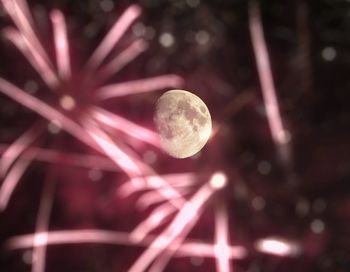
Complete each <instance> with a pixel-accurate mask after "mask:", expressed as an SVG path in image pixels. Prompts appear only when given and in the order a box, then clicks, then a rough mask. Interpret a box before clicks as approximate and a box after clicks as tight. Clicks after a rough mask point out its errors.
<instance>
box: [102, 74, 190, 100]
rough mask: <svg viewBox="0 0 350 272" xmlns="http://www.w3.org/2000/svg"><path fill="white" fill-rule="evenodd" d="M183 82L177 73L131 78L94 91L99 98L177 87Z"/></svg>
mask: <svg viewBox="0 0 350 272" xmlns="http://www.w3.org/2000/svg"><path fill="white" fill-rule="evenodd" d="M182 84H183V80H182V78H181V77H179V76H177V75H163V76H157V77H153V78H147V79H139V80H133V81H129V82H123V83H116V84H112V85H108V86H104V87H102V88H100V89H98V90H97V91H96V96H97V98H98V99H99V100H105V99H109V98H115V97H120V96H126V95H131V94H136V93H145V92H151V91H155V90H161V89H164V88H167V87H179V86H181V85H182Z"/></svg>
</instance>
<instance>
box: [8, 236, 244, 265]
mask: <svg viewBox="0 0 350 272" xmlns="http://www.w3.org/2000/svg"><path fill="white" fill-rule="evenodd" d="M42 235H43V237H44V236H45V237H46V238H45V239H37V240H41V241H44V240H46V243H45V244H46V245H47V246H49V245H62V244H84V243H91V244H94V243H96V244H106V245H126V246H145V247H149V246H150V244H151V243H152V241H153V240H154V239H155V238H156V237H157V236H154V235H148V236H147V237H145V239H143V241H141V242H140V243H138V242H135V241H134V240H133V239H130V234H129V233H128V232H120V231H107V230H99V229H82V230H60V231H49V232H46V233H42ZM35 237H36V236H35V234H26V235H18V236H15V237H12V238H10V239H9V240H8V241H7V242H6V244H5V246H6V248H7V249H8V250H19V249H26V248H32V247H33V244H35V243H34V241H35ZM175 241H176V240H175ZM37 244H40V243H37ZM166 250H168V251H176V252H175V254H176V255H175V256H177V257H181V258H182V257H189V256H198V257H208V258H213V257H214V245H212V244H209V243H203V242H200V241H195V240H190V239H187V240H186V242H184V243H183V244H182V245H181V246H180V247H179V248H177V249H176V250H175V249H174V248H173V247H172V245H170V246H169V247H168V248H167V249H166ZM246 256H247V251H246V249H245V248H244V247H241V246H231V247H230V257H231V258H232V259H242V258H245V257H246Z"/></svg>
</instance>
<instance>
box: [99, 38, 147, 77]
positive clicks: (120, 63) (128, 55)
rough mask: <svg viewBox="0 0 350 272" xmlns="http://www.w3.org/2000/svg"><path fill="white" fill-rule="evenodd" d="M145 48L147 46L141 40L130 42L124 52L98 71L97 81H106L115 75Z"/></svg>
mask: <svg viewBox="0 0 350 272" xmlns="http://www.w3.org/2000/svg"><path fill="white" fill-rule="evenodd" d="M147 48H148V44H147V42H146V41H144V40H143V39H137V40H136V41H134V42H132V44H131V45H130V46H128V47H127V48H126V49H125V50H124V51H122V52H121V53H120V54H119V55H117V56H116V57H114V58H113V59H112V60H111V61H110V62H109V63H108V64H106V65H105V66H103V67H101V68H100V69H99V71H98V76H97V77H98V79H99V80H106V79H108V78H109V77H110V76H112V75H115V74H116V73H118V72H119V71H120V70H121V69H123V68H124V67H125V66H126V65H127V64H129V63H130V62H132V61H133V60H134V59H135V58H137V56H139V55H140V54H141V53H142V52H144V51H146V50H147Z"/></svg>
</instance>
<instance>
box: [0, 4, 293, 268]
mask: <svg viewBox="0 0 350 272" xmlns="http://www.w3.org/2000/svg"><path fill="white" fill-rule="evenodd" d="M1 2H2V5H3V7H4V9H5V11H6V13H7V14H8V16H9V17H10V18H11V20H12V21H13V24H14V26H12V27H7V28H5V29H4V30H3V35H4V36H5V37H6V38H7V39H8V40H10V41H11V42H12V43H13V44H14V45H15V46H16V47H17V48H18V50H19V51H20V52H21V53H22V54H23V55H24V56H25V58H26V59H27V60H28V62H29V63H30V64H31V66H32V67H33V68H34V69H35V71H36V72H37V73H38V74H39V76H40V77H41V78H42V80H43V82H44V83H45V84H46V86H47V90H48V91H50V92H51V93H52V94H51V95H52V96H53V97H54V98H55V101H56V103H54V105H52V104H50V103H47V102H45V101H44V100H42V99H40V98H38V97H36V96H34V95H31V94H28V93H26V92H25V91H24V90H22V89H21V88H19V87H17V86H15V85H14V84H12V83H11V82H9V81H7V80H6V79H3V78H0V92H1V93H2V94H4V95H6V96H8V97H9V98H11V99H12V100H14V101H15V102H17V103H19V104H20V105H22V106H24V107H26V108H27V109H30V110H31V111H33V112H35V113H37V114H38V115H40V116H41V117H42V118H43V119H44V120H45V122H42V120H40V121H38V123H35V124H34V125H32V126H31V127H30V128H29V129H28V130H27V131H26V132H25V133H23V134H22V135H21V136H19V137H18V138H17V139H16V140H15V141H14V142H13V143H12V144H10V145H2V146H0V152H1V153H2V157H1V160H0V174H1V176H2V177H3V181H2V183H1V186H0V209H1V210H5V209H6V208H7V207H8V205H11V201H13V200H12V195H13V192H14V190H15V188H16V186H17V184H18V182H19V181H20V180H21V178H22V177H23V175H24V173H25V171H26V169H27V168H28V166H29V165H30V163H31V162H32V161H33V160H37V161H45V162H48V163H52V164H54V163H58V162H59V163H65V164H67V165H70V166H77V167H81V166H82V167H86V168H98V169H100V170H102V171H103V170H106V171H118V172H122V173H124V174H125V175H126V176H127V181H126V182H124V183H123V184H122V185H120V186H119V188H118V190H117V196H118V199H119V200H120V201H122V200H126V199H128V198H132V197H135V196H136V201H135V207H136V209H138V210H141V211H142V210H146V209H151V212H150V213H149V214H148V216H146V217H143V218H142V219H141V220H140V221H139V222H137V224H136V226H133V227H132V228H130V229H129V230H128V231H125V230H123V231H117V230H116V231H107V230H103V229H97V228H85V229H79V230H70V229H63V230H54V231H53V230H50V228H49V224H50V215H51V210H52V206H53V201H54V191H55V184H54V182H53V181H52V179H53V177H52V176H50V175H48V177H47V179H46V180H45V181H44V183H45V185H44V189H43V194H42V198H41V200H40V205H39V210H38V213H37V218H36V222H35V230H34V232H33V233H30V234H25V235H17V236H14V237H12V238H10V239H9V240H8V241H7V242H6V244H5V245H6V248H7V249H8V250H16V249H28V248H29V249H33V254H32V260H31V263H32V271H33V272H43V271H45V266H46V256H47V247H48V246H52V245H57V244H85V243H95V244H112V245H119V246H125V247H133V248H140V247H141V248H144V250H143V252H142V253H141V254H140V255H139V256H138V257H137V258H136V259H135V260H134V261H133V263H132V264H131V265H130V267H129V268H128V271H130V272H141V271H151V272H156V271H164V270H165V268H166V266H167V265H168V263H169V262H170V261H171V260H172V259H174V258H182V257H199V258H211V259H213V260H215V264H216V270H217V271H223V272H229V271H233V269H232V260H233V259H241V258H245V257H246V256H247V254H248V252H247V250H246V249H245V248H244V247H242V246H237V245H232V243H231V239H232V238H234V237H232V236H231V234H230V232H229V229H230V228H229V220H228V218H229V216H228V211H227V208H226V205H225V203H224V201H217V202H215V205H213V206H214V208H213V210H214V214H215V218H214V229H215V233H214V237H213V241H212V243H208V242H203V241H200V240H196V239H190V238H189V233H190V232H191V231H192V230H193V229H194V227H195V226H196V225H197V224H198V221H199V219H200V217H201V215H202V213H203V212H204V211H205V209H206V208H207V207H208V206H209V205H211V204H212V202H210V200H211V199H212V198H213V197H214V196H215V195H216V194H217V193H218V191H220V190H222V189H224V188H225V187H226V186H227V184H228V183H229V182H230V181H229V180H228V178H227V176H226V174H225V173H224V172H222V171H220V170H218V171H216V172H213V173H212V174H211V175H209V177H208V178H207V180H205V181H204V182H199V181H198V180H199V179H198V177H197V175H196V174H195V173H193V172H184V173H168V174H164V175H159V174H158V173H157V172H156V171H155V170H154V169H153V168H152V167H151V166H150V165H148V164H147V163H145V162H144V161H143V160H142V158H141V156H140V154H139V153H140V152H139V150H138V144H135V142H136V143H143V144H147V145H150V146H152V147H155V148H159V144H158V136H157V134H156V133H155V132H154V131H152V130H151V129H149V128H147V127H146V126H142V125H140V124H136V123H134V122H132V121H130V120H128V119H126V117H123V116H121V115H119V114H116V113H114V112H111V111H110V110H108V109H106V108H103V107H102V106H101V104H102V103H101V101H105V100H108V99H113V98H117V97H123V96H129V95H133V94H138V93H147V92H152V91H156V90H164V89H165V88H168V87H179V86H181V85H182V84H183V80H182V78H181V77H179V76H177V75H174V74H167V75H160V76H156V77H152V78H143V79H137V80H133V81H127V82H119V83H115V84H104V82H106V81H107V80H109V79H110V78H111V76H114V75H115V74H116V73H117V72H119V71H121V70H122V69H123V68H124V67H125V66H127V65H128V64H129V63H131V62H132V61H133V60H134V59H135V58H137V56H139V55H140V54H141V53H142V52H144V51H145V50H147V42H146V41H145V40H144V39H142V38H136V39H135V40H133V41H132V42H131V43H130V45H129V46H128V47H127V48H126V49H124V50H123V51H121V52H119V53H118V54H117V55H116V56H114V53H113V52H114V50H113V49H114V48H115V47H116V45H117V44H118V42H119V41H120V40H121V39H122V38H123V36H124V35H125V34H126V32H127V31H128V29H129V28H130V26H131V25H132V24H133V22H134V21H135V20H136V19H137V18H138V17H139V16H140V13H141V9H140V7H138V6H136V5H132V6H130V7H129V8H127V9H126V10H125V11H124V13H123V14H122V15H121V16H120V18H119V19H118V20H117V21H116V22H115V24H114V25H113V26H112V28H111V29H110V30H109V32H108V33H107V34H106V36H105V37H104V38H103V39H102V41H101V42H100V44H99V45H98V46H97V48H96V50H95V51H94V52H93V53H92V55H91V57H90V58H88V60H87V62H86V65H85V66H84V67H82V69H81V71H79V72H76V71H74V69H72V66H71V57H70V51H69V40H68V36H69V35H68V33H67V27H66V22H65V17H64V15H63V13H62V12H61V11H59V10H54V11H52V12H51V13H50V19H51V22H52V28H53V44H54V50H55V59H54V60H52V59H50V57H49V54H48V52H47V50H46V49H45V46H44V45H43V43H42V42H41V39H40V37H39V35H38V34H37V31H36V28H35V20H34V18H33V17H32V15H31V12H30V8H29V7H28V5H27V3H26V1H25V0H2V1H1ZM256 23H257V22H255V21H253V23H252V24H253V26H252V28H253V29H252V35H253V38H254V37H255V38H256V37H257V36H259V35H258V34H259V33H258V34H257V32H256V30H254V27H255V28H256V25H255V24H256ZM258 23H259V22H258ZM253 43H254V45H256V46H255V47H256V48H257V54H261V51H259V48H260V49H261V40H259V39H258V40H256V39H255V40H254V39H253ZM259 52H260V53H259ZM78 78H79V80H78ZM264 78H268V75H267V76H266V75H265V76H264V75H262V79H264ZM265 81H266V80H265ZM267 82H269V80H268V79H267ZM265 85H266V84H265ZM267 85H269V84H267ZM72 86H74V87H75V89H81V90H85V91H84V92H83V93H79V92H78V91H72V89H73V88H72ZM268 87H269V86H268ZM272 87H273V86H272ZM86 89H87V90H86ZM263 89H264V92H265V93H264V94H265V100H266V101H265V102H266V104H269V103H270V104H269V105H270V106H271V105H272V106H271V108H272V110H271V111H268V113H269V114H268V118H269V122H270V125H271V132H272V134H273V138H274V139H275V140H276V142H277V144H284V140H285V137H284V138H283V139H284V140H283V139H282V140H283V141H282V140H281V138H280V137H282V136H283V135H282V136H281V135H280V133H281V132H284V128H283V126H282V125H281V120H280V115H279V111H278V105H277V102H276V98H275V96H274V92H273V88H272V89H271V86H270V89H269V90H268V89H266V88H263ZM82 97H84V99H82ZM269 105H267V107H269ZM47 124H50V125H51V126H54V128H55V129H58V128H59V129H62V130H64V131H66V132H67V133H69V134H70V135H71V136H73V137H74V138H76V139H77V140H78V141H80V142H81V143H82V144H84V145H85V146H87V147H88V148H89V150H91V153H89V154H80V153H73V152H69V153H68V152H59V151H56V150H51V149H45V148H43V147H40V146H38V144H37V143H38V139H40V138H43V136H45V133H46V130H47ZM116 134H117V135H118V137H115V135H116ZM278 135H279V136H278ZM95 153H98V154H97V155H96V154H95ZM115 209H118V207H116V208H115ZM130 216H132V215H130ZM290 244H291V243H290ZM290 244H288V242H287V241H285V240H283V239H280V240H278V239H277V238H276V239H275V240H273V241H271V240H261V241H260V242H258V243H257V244H256V246H255V247H256V250H258V251H260V252H266V253H269V254H274V255H280V256H286V255H291V254H292V253H290V252H292V251H293V250H294V249H295V248H296V247H293V249H290V247H292V246H290ZM288 246H290V247H288ZM293 252H294V251H293Z"/></svg>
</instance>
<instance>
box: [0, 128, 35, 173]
mask: <svg viewBox="0 0 350 272" xmlns="http://www.w3.org/2000/svg"><path fill="white" fill-rule="evenodd" d="M41 133H42V126H41V125H35V126H33V127H31V128H30V129H29V130H27V131H26V132H25V133H23V134H22V135H21V136H20V137H19V138H18V139H17V140H16V141H15V142H13V143H12V144H11V145H10V146H9V147H8V148H7V149H6V150H5V151H4V153H3V155H2V157H1V160H0V173H1V175H2V176H4V175H5V174H6V172H7V171H8V169H9V168H10V166H11V165H12V164H13V162H14V161H15V160H17V159H18V158H19V156H20V155H21V153H22V152H23V151H24V150H26V149H27V148H28V147H29V146H30V145H31V144H32V143H33V142H34V141H35V140H36V139H37V138H38V137H39V135H40V134H41Z"/></svg>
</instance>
